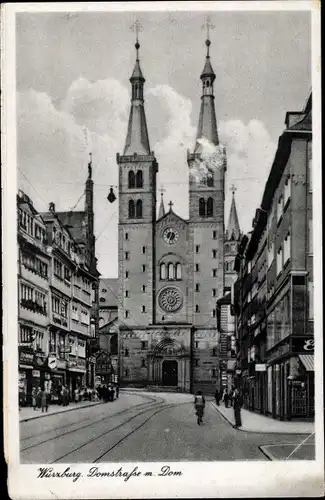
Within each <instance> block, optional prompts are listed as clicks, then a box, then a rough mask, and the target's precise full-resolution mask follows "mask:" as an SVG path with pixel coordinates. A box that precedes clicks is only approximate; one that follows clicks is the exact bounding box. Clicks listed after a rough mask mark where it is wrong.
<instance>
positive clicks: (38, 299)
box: [17, 191, 51, 404]
mask: <svg viewBox="0 0 325 500" xmlns="http://www.w3.org/2000/svg"><path fill="white" fill-rule="evenodd" d="M17 209H18V231H17V237H18V251H19V258H18V346H19V392H20V395H21V403H22V404H30V403H31V393H32V387H33V386H39V385H41V384H44V380H46V378H48V377H49V371H50V370H49V369H48V368H47V363H46V360H47V356H48V346H49V331H48V324H49V306H50V300H49V276H50V273H51V257H50V255H49V253H48V242H47V236H46V226H45V223H44V220H43V219H42V217H41V216H40V214H38V213H37V211H36V209H35V207H34V205H33V202H32V201H31V200H30V198H29V197H28V196H27V195H26V194H24V193H23V192H22V191H19V193H18V196H17Z"/></svg>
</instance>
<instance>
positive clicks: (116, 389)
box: [115, 384, 120, 399]
mask: <svg viewBox="0 0 325 500" xmlns="http://www.w3.org/2000/svg"><path fill="white" fill-rule="evenodd" d="M115 394H116V399H118V397H119V394H120V388H119V386H118V384H116V387H115Z"/></svg>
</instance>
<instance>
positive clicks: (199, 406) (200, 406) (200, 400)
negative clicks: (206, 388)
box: [194, 391, 205, 425]
mask: <svg viewBox="0 0 325 500" xmlns="http://www.w3.org/2000/svg"><path fill="white" fill-rule="evenodd" d="M194 407H195V410H196V412H195V413H196V416H197V423H198V425H200V424H202V418H203V415H204V408H205V399H204V396H203V394H202V392H201V391H198V392H197V395H196V396H195V399H194Z"/></svg>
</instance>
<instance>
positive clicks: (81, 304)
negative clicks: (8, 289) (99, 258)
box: [17, 164, 98, 404]
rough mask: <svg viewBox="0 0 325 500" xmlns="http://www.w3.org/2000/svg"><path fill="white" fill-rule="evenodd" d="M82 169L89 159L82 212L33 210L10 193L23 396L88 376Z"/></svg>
mask: <svg viewBox="0 0 325 500" xmlns="http://www.w3.org/2000/svg"><path fill="white" fill-rule="evenodd" d="M90 177H91V164H89V177H88V179H87V182H86V190H85V195H86V201H85V210H84V211H83V212H57V211H56V210H55V206H54V203H50V204H49V211H48V212H46V213H42V214H39V213H38V212H37V210H36V209H35V208H34V206H33V203H32V201H31V200H30V199H29V198H28V197H27V196H26V195H25V194H24V193H22V192H19V194H18V197H17V205H18V246H19V260H18V303H19V310H18V323H19V385H20V388H21V393H24V395H25V396H24V399H25V403H27V404H30V403H31V392H32V388H33V387H34V386H37V387H38V386H41V387H44V386H45V385H47V387H49V388H50V390H51V394H52V401H57V400H58V399H59V391H60V388H61V387H62V385H66V386H67V387H68V388H69V390H70V396H72V393H73V391H74V389H75V388H76V387H77V386H79V385H84V384H87V385H93V384H94V382H95V380H94V378H95V364H94V363H95V359H94V360H93V361H92V360H89V357H88V354H89V352H88V351H89V349H87V346H88V344H89V342H90V340H91V339H93V338H94V337H95V340H96V322H97V324H98V320H97V319H96V318H97V316H98V309H95V312H94V308H93V303H94V304H95V305H96V296H97V297H98V293H97V292H96V291H97V290H98V272H97V270H96V260H95V256H94V236H93V220H92V219H93V208H92V203H93V201H92V192H90V191H91V190H92V181H91V178H90ZM92 317H93V323H91V318H92ZM97 338H98V330H97ZM89 365H90V366H93V368H92V369H91V370H89ZM89 372H91V373H90V374H89ZM23 403H24V402H23V401H22V404H23Z"/></svg>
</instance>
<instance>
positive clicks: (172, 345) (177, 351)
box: [154, 337, 184, 356]
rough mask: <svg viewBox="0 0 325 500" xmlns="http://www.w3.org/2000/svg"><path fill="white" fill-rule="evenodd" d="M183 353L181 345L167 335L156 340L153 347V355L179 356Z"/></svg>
mask: <svg viewBox="0 0 325 500" xmlns="http://www.w3.org/2000/svg"><path fill="white" fill-rule="evenodd" d="M183 354H184V348H183V346H182V345H181V344H180V343H179V342H177V340H174V339H171V338H169V337H168V338H165V339H163V340H161V341H160V342H158V344H157V345H156V346H155V348H154V356H181V355H183Z"/></svg>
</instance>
